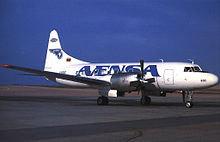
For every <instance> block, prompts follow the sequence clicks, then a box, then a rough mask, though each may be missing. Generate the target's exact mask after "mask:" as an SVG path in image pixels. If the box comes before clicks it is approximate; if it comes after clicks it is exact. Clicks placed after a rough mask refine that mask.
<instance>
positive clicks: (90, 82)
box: [1, 65, 110, 86]
mask: <svg viewBox="0 0 220 142" xmlns="http://www.w3.org/2000/svg"><path fill="white" fill-rule="evenodd" d="M1 67H5V68H10V69H14V70H20V71H24V72H29V73H33V74H36V75H39V76H45V77H48V78H50V77H52V78H60V79H65V80H70V81H75V82H80V83H84V84H88V85H95V86H109V85H110V83H109V82H107V81H103V80H98V79H92V78H87V77H80V76H74V75H67V74H59V73H54V72H48V71H41V70H36V69H31V68H24V67H19V66H13V65H1Z"/></svg>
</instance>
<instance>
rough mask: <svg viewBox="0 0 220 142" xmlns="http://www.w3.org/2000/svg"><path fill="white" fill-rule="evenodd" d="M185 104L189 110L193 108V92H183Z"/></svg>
mask: <svg viewBox="0 0 220 142" xmlns="http://www.w3.org/2000/svg"><path fill="white" fill-rule="evenodd" d="M182 95H183V103H184V105H185V106H186V107H187V108H192V107H193V102H192V99H193V92H192V91H182Z"/></svg>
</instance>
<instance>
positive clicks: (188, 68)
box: [184, 67, 193, 72]
mask: <svg viewBox="0 0 220 142" xmlns="http://www.w3.org/2000/svg"><path fill="white" fill-rule="evenodd" d="M184 72H193V69H192V68H191V67H185V68H184Z"/></svg>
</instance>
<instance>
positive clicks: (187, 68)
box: [184, 66, 202, 72]
mask: <svg viewBox="0 0 220 142" xmlns="http://www.w3.org/2000/svg"><path fill="white" fill-rule="evenodd" d="M184 72H202V70H201V68H200V67H199V66H194V67H185V68H184Z"/></svg>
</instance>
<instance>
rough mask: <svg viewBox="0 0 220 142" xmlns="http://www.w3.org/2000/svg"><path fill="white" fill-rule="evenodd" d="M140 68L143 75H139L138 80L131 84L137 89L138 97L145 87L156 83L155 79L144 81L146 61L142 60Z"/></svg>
mask: <svg viewBox="0 0 220 142" xmlns="http://www.w3.org/2000/svg"><path fill="white" fill-rule="evenodd" d="M140 67H141V73H139V74H138V76H137V78H138V80H137V81H134V82H131V83H130V85H131V86H135V87H137V90H138V95H139V93H140V91H142V90H144V88H145V87H147V86H148V85H150V84H151V83H153V82H155V79H154V78H148V79H144V60H140Z"/></svg>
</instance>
